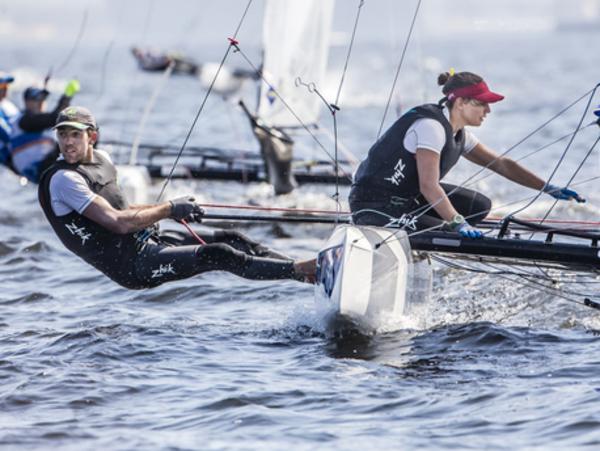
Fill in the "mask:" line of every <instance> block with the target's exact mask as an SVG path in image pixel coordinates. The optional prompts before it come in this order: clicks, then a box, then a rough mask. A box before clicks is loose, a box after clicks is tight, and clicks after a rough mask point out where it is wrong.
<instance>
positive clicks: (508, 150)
mask: <svg viewBox="0 0 600 451" xmlns="http://www.w3.org/2000/svg"><path fill="white" fill-rule="evenodd" d="M598 86H599V85H596V86H595V87H594V88H592V89H590V90H588V91H587V92H586V93H585V94H584V95H582V96H580V97H579V98H578V99H576V100H575V101H573V102H571V103H570V104H569V105H567V106H566V107H565V108H563V109H562V110H560V111H559V112H558V113H556V114H555V115H554V116H552V117H551V118H550V119H548V120H547V121H546V122H544V123H543V124H542V125H540V126H538V127H537V128H536V129H534V130H533V131H532V132H530V133H529V134H527V135H526V136H525V137H524V138H522V139H520V140H519V141H517V142H516V143H515V144H513V145H512V146H511V147H509V148H508V149H506V150H505V151H504V152H502V153H501V154H499V155H498V156H497V157H496V158H494V159H493V160H492V161H490V162H489V163H488V164H486V165H485V166H483V167H482V168H481V169H479V170H478V171H476V172H475V173H474V174H472V175H471V176H469V177H467V178H466V179H465V180H464V181H463V182H462V183H461V184H460V185H458V186H456V188H454V189H452V190H450V191H449V192H448V193H446V196H445V197H440V198H439V199H438V200H437V201H435V202H434V203H432V204H426V205H425V206H424V207H427V208H426V209H424V210H423V211H422V212H421V213H420V214H419V215H418V216H417V217H416V219H419V218H420V217H421V216H423V215H424V214H425V213H427V212H428V211H429V210H431V209H433V208H434V207H435V206H436V205H438V204H439V203H440V202H442V201H443V200H444V199H445V198H447V197H449V196H450V195H451V194H453V193H455V192H456V191H457V190H458V189H459V188H461V187H463V186H464V185H465V184H466V183H467V182H469V181H471V180H472V179H473V178H475V177H476V176H478V175H479V174H481V173H482V172H483V171H485V170H487V169H489V168H490V167H491V166H492V165H493V164H494V163H495V162H496V161H498V160H499V159H500V158H502V157H504V156H505V155H507V154H508V153H509V152H512V151H513V150H514V149H516V148H517V147H518V146H520V145H521V144H523V143H524V142H525V141H527V140H528V139H529V138H531V137H532V136H533V135H535V134H536V133H537V132H539V131H540V130H542V129H543V128H544V127H546V126H547V125H548V124H550V123H551V122H552V121H554V120H556V119H557V118H558V117H560V116H561V115H563V114H564V113H565V112H566V111H568V110H569V109H570V108H572V107H573V106H574V105H576V104H577V103H579V102H580V101H581V100H583V99H584V98H586V97H587V96H588V95H589V94H590V93H594V92H595V91H596V89H597V88H598ZM592 97H593V95H592ZM592 97H590V99H591V98H592ZM579 127H581V124H579ZM424 207H419V208H418V209H416V210H417V211H418V210H421V209H423V208H424ZM412 214H413V212H408V213H407V215H412ZM438 227H440V226H437V227H435V228H438ZM404 228H405V227H404V226H403V227H402V228H399V230H398V231H396V232H394V233H398V232H399V231H401V230H404ZM392 236H393V234H392ZM392 236H390V237H388V238H385V239H384V240H383V241H382V242H381V243H380V244H384V243H385V242H386V240H387V239H391V238H392Z"/></svg>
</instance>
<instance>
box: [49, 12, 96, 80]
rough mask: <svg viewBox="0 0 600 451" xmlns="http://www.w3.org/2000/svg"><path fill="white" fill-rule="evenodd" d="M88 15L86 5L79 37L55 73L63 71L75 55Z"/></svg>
mask: <svg viewBox="0 0 600 451" xmlns="http://www.w3.org/2000/svg"><path fill="white" fill-rule="evenodd" d="M87 17H88V7H86V8H85V10H84V11H83V18H82V19H81V25H80V26H79V32H78V33H77V37H76V38H75V43H74V44H73V47H72V48H71V50H70V51H69V53H68V54H67V57H66V58H65V60H64V61H63V62H62V64H60V65H59V66H58V69H56V71H55V72H54V73H55V74H56V73H58V72H60V71H62V70H63V69H64V68H65V67H66V66H67V64H69V62H70V61H71V58H72V57H73V55H75V52H76V51H77V48H78V47H79V43H80V42H81V38H82V37H83V33H84V32H85V26H86V24H87ZM51 72H52V68H51V69H50V71H49V73H51ZM48 78H49V76H48Z"/></svg>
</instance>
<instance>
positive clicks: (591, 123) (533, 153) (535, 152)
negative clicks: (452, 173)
mask: <svg viewBox="0 0 600 451" xmlns="http://www.w3.org/2000/svg"><path fill="white" fill-rule="evenodd" d="M592 125H597V124H596V121H592V122H590V123H589V124H587V125H586V126H584V127H582V128H581V130H584V129H586V128H588V127H590V126H592ZM581 130H580V132H581ZM575 133H577V130H575V131H572V132H571V133H567V134H566V135H563V136H561V137H560V138H557V139H555V140H554V141H552V142H551V143H548V144H544V145H543V146H542V147H539V148H537V149H535V150H533V151H531V152H529V153H528V154H526V155H523V156H522V157H520V158H517V159H516V160H515V161H516V162H519V161H523V160H526V159H527V158H529V157H531V156H532V155H535V154H537V153H539V152H541V151H542V150H545V149H547V148H548V147H551V146H553V145H554V144H556V143H558V142H560V141H562V140H563V139H566V138H568V137H569V136H572V135H574V134H575ZM494 174H495V173H494V172H488V173H487V174H485V175H483V176H482V177H480V178H479V179H477V180H472V181H471V182H469V183H467V184H465V187H469V186H473V185H475V184H477V183H479V182H481V181H482V180H485V179H486V178H488V177H491V176H492V175H494Z"/></svg>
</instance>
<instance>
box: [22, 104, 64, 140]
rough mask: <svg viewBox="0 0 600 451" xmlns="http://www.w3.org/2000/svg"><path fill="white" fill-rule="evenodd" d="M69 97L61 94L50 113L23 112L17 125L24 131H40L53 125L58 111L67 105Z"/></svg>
mask: <svg viewBox="0 0 600 451" xmlns="http://www.w3.org/2000/svg"><path fill="white" fill-rule="evenodd" d="M70 103H71V99H70V98H69V97H67V96H62V97H61V98H60V100H59V101H58V104H57V105H56V108H55V109H54V111H52V112H50V113H28V112H25V114H23V117H22V118H21V120H20V121H19V127H21V128H22V129H23V130H24V131H26V132H41V131H43V130H46V129H48V128H52V127H54V125H55V124H56V118H57V117H58V113H60V112H61V111H62V110H63V109H65V108H66V107H68V106H69V104H70Z"/></svg>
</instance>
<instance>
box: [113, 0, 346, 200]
mask: <svg viewBox="0 0 600 451" xmlns="http://www.w3.org/2000/svg"><path fill="white" fill-rule="evenodd" d="M333 7H334V1H333V0H320V1H319V0H307V1H294V2H279V1H274V0H269V1H267V2H266V4H265V8H264V18H263V53H262V62H261V64H260V65H259V67H254V69H253V70H250V69H248V70H245V71H244V77H237V76H235V73H233V74H230V73H229V72H230V71H227V70H226V68H225V67H224V66H221V67H217V65H210V67H209V65H208V64H204V65H195V67H196V68H195V69H194V68H190V67H191V66H192V65H191V64H189V63H190V62H189V61H187V63H188V64H186V66H185V67H186V68H187V69H189V71H191V72H193V73H194V75H197V76H198V77H200V78H201V81H202V85H203V86H204V87H205V88H209V89H214V90H215V92H216V93H217V94H221V95H223V96H224V97H228V98H231V97H232V95H234V94H235V93H237V92H238V91H239V87H240V83H241V80H243V79H249V78H253V79H254V80H255V81H258V83H257V88H258V95H257V97H258V102H257V106H256V112H255V113H252V112H250V110H249V108H248V106H247V102H244V101H243V100H240V101H239V107H240V109H241V111H243V112H244V115H245V116H246V117H247V119H248V120H249V123H250V127H251V129H252V131H253V133H254V135H255V137H256V139H257V142H258V143H259V146H260V152H257V151H255V150H249V149H233V148H232V149H224V148H217V147H210V146H189V147H186V148H185V151H184V153H183V154H182V155H181V160H180V161H178V163H177V168H176V171H175V172H173V173H172V174H171V177H173V178H192V179H207V180H226V181H232V182H233V181H237V182H242V183H248V182H268V183H270V184H271V185H272V186H273V191H274V193H275V194H287V193H290V192H291V191H293V190H294V189H295V188H296V187H297V186H298V184H303V183H316V184H323V183H325V184H334V183H339V184H342V185H343V184H346V185H347V184H349V182H350V177H349V176H348V174H351V173H352V171H353V169H354V166H355V165H356V163H357V160H356V158H354V157H353V156H352V154H351V153H350V152H349V151H346V150H345V149H344V152H345V155H346V158H345V159H338V160H337V161H333V157H331V158H329V159H327V157H326V155H327V154H329V155H330V156H331V155H332V152H329V151H328V150H327V149H326V148H325V147H324V145H323V144H321V142H320V140H319V139H320V138H317V137H316V135H323V134H325V133H327V129H323V128H320V127H319V126H318V120H319V115H320V113H321V111H322V109H323V106H324V99H322V98H320V97H319V96H318V95H315V93H314V89H315V88H314V87H315V86H321V85H322V84H323V82H324V80H325V76H326V67H327V60H328V52H329V45H330V39H329V37H330V28H331V21H332V14H333ZM135 49H136V50H137V52H136V54H137V55H138V56H136V58H137V59H138V60H140V61H142V60H143V61H146V62H147V61H148V58H142V59H140V58H141V56H143V55H144V53H143V52H142V51H141V50H139V49H137V48H135ZM298 49H302V51H298ZM160 63H161V66H160V69H161V70H162V71H163V73H164V74H165V75H164V78H165V80H166V78H168V77H169V76H170V74H171V73H172V72H173V71H176V70H177V68H178V67H179V66H181V64H180V61H179V60H176V59H173V58H171V59H169V58H167V57H165V58H161V59H160ZM250 64H252V63H251V62H250ZM153 67H154V66H153ZM217 74H218V76H217ZM250 75H251V76H250ZM232 78H235V79H236V80H237V82H236V83H233V84H232V83H230V81H229V80H230V79H232ZM303 84H305V85H306V87H305V88H303V86H302V85H303ZM232 86H234V88H231V87H232ZM161 87H162V85H160V84H159V85H158V87H157V89H161ZM307 88H308V89H307ZM151 109H152V98H151V99H150V100H149V107H147V109H146V112H145V114H144V115H142V119H141V122H140V126H139V127H138V133H137V135H136V138H135V139H134V141H133V143H126V142H121V141H115V140H111V139H110V138H108V139H105V140H103V142H102V145H103V146H105V147H106V146H109V149H111V150H112V151H113V152H114V155H115V158H116V160H117V161H119V162H121V163H127V164H126V165H122V166H120V177H121V184H122V185H123V186H124V188H125V189H126V190H127V191H128V193H129V196H130V198H132V199H136V200H138V201H143V199H144V197H145V196H146V194H145V193H146V192H147V184H148V182H149V180H150V179H151V178H152V179H164V178H165V177H167V176H168V175H169V172H170V170H171V168H172V167H173V166H174V161H175V159H177V158H178V157H179V151H180V150H181V148H180V147H178V146H174V145H172V146H159V145H153V144H143V143H140V136H141V135H142V134H143V131H144V126H143V124H144V123H145V119H147V115H148V114H150V110H151ZM309 135H310V136H311V137H312V138H314V141H315V142H317V143H318V145H319V146H320V147H322V148H323V150H325V153H323V154H322V155H323V156H324V157H323V158H318V159H315V158H304V159H302V158H299V157H298V155H303V152H302V149H301V148H300V149H294V146H295V144H296V139H300V140H302V139H304V140H305V141H306V139H305V137H306V136H309ZM336 168H337V172H336ZM341 174H342V176H340V175H341ZM343 174H345V175H346V176H343Z"/></svg>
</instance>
